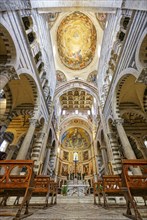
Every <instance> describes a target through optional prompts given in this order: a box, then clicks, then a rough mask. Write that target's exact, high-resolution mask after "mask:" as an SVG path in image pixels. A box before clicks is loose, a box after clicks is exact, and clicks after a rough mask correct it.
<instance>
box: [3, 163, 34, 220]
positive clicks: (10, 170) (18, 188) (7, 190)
mask: <svg viewBox="0 0 147 220" xmlns="http://www.w3.org/2000/svg"><path fill="white" fill-rule="evenodd" d="M33 166H34V161H32V160H2V161H0V197H8V196H22V197H23V200H22V202H21V204H20V205H19V207H18V209H17V211H16V213H10V212H3V211H1V212H0V216H9V215H10V216H15V217H14V218H13V220H19V219H22V218H24V217H27V216H29V215H31V214H32V213H29V211H28V206H29V202H30V198H31V196H32V192H33V186H34V173H33ZM23 167H26V170H27V172H26V173H25V175H24V176H20V175H16V173H18V170H19V169H22V168H23ZM24 206H25V212H24V214H21V212H22V209H23V207H24Z"/></svg>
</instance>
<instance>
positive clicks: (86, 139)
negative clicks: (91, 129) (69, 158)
mask: <svg viewBox="0 0 147 220" xmlns="http://www.w3.org/2000/svg"><path fill="white" fill-rule="evenodd" d="M61 144H62V147H65V148H68V149H71V150H73V149H83V148H88V147H90V136H89V134H88V133H87V131H85V130H84V129H83V128H77V127H74V128H70V129H69V130H67V131H66V132H64V134H63V135H62V139H61Z"/></svg>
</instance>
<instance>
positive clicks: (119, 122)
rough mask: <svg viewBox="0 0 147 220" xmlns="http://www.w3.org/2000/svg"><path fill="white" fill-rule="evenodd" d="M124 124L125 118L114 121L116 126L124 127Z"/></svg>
mask: <svg viewBox="0 0 147 220" xmlns="http://www.w3.org/2000/svg"><path fill="white" fill-rule="evenodd" d="M123 123H124V119H123V118H117V119H114V122H113V124H114V125H122V124H123Z"/></svg>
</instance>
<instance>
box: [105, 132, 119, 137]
mask: <svg viewBox="0 0 147 220" xmlns="http://www.w3.org/2000/svg"><path fill="white" fill-rule="evenodd" d="M107 136H108V138H109V139H111V138H116V136H117V134H116V132H110V133H108V134H107Z"/></svg>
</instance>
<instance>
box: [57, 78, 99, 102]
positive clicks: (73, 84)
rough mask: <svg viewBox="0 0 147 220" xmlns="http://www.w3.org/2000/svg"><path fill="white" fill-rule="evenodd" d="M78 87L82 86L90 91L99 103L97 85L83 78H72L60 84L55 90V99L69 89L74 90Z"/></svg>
mask: <svg viewBox="0 0 147 220" xmlns="http://www.w3.org/2000/svg"><path fill="white" fill-rule="evenodd" d="M76 88H82V89H83V90H85V91H87V92H88V93H90V94H91V95H92V96H93V97H95V99H96V101H97V103H98V90H97V88H96V87H95V86H93V85H91V84H89V83H88V82H84V81H82V80H70V81H68V82H65V83H63V84H61V85H59V86H58V87H57V89H56V92H55V99H57V98H59V97H60V96H61V95H63V94H64V93H66V92H68V91H69V90H73V89H76Z"/></svg>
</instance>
